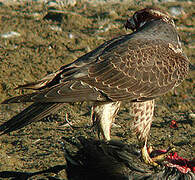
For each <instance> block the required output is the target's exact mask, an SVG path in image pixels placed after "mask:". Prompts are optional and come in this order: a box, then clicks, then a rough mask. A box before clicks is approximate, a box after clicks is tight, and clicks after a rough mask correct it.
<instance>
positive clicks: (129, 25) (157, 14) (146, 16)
mask: <svg viewBox="0 0 195 180" xmlns="http://www.w3.org/2000/svg"><path fill="white" fill-rule="evenodd" d="M157 19H161V20H162V21H164V22H167V23H169V24H172V25H173V26H175V24H174V21H173V19H172V18H171V16H170V15H169V14H168V13H167V12H165V11H163V10H161V9H159V8H144V9H142V10H139V11H136V12H135V13H134V15H133V16H132V17H131V18H129V19H128V20H127V21H126V23H125V28H126V29H131V30H132V31H135V30H136V31H137V30H138V29H139V28H141V27H142V26H143V25H145V24H146V23H148V22H151V21H154V20H157Z"/></svg>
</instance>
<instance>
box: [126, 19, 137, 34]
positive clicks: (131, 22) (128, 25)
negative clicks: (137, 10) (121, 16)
mask: <svg viewBox="0 0 195 180" xmlns="http://www.w3.org/2000/svg"><path fill="white" fill-rule="evenodd" d="M124 27H125V29H126V30H127V29H131V30H132V31H135V29H136V25H135V21H134V19H133V17H131V18H129V19H127V21H126V23H125V24H124Z"/></svg>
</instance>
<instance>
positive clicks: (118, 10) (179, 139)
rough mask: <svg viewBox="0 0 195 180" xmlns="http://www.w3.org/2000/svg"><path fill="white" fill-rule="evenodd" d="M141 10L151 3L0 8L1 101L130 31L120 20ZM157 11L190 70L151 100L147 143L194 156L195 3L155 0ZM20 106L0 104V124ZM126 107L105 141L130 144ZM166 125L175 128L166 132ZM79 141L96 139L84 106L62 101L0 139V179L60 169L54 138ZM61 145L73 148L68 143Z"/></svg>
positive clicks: (133, 138) (133, 140)
mask: <svg viewBox="0 0 195 180" xmlns="http://www.w3.org/2000/svg"><path fill="white" fill-rule="evenodd" d="M146 5H151V3H150V1H147V2H145V3H140V4H133V3H132V4H131V3H128V4H126V3H122V4H120V3H108V4H105V3H104V4H98V5H95V4H90V3H86V2H85V3H77V4H76V5H75V6H72V7H71V6H67V7H62V6H61V7H59V10H60V11H58V12H54V11H51V10H50V11H48V9H47V8H46V6H45V5H44V4H41V3H38V2H34V3H24V4H15V5H11V4H9V5H4V4H0V6H1V7H0V29H1V31H0V102H2V101H3V100H5V99H6V98H9V97H12V96H14V95H19V94H23V93H26V91H19V90H14V88H15V87H17V86H18V85H20V84H24V83H26V82H32V81H35V80H37V79H40V78H41V77H43V76H45V75H46V74H48V73H50V72H53V71H55V70H57V69H58V68H59V67H60V66H62V65H63V64H67V63H70V62H72V61H74V60H75V59H76V58H77V57H79V56H81V55H83V54H85V53H87V52H89V51H90V50H92V49H94V48H95V47H97V46H98V45H100V44H101V43H103V42H104V41H106V40H109V39H111V38H113V37H116V36H117V35H122V34H126V33H130V31H126V30H125V28H124V26H123V24H124V22H125V21H126V19H127V18H128V17H129V16H131V15H132V14H133V13H134V12H135V11H136V10H137V9H141V8H142V7H145V6H146ZM158 6H159V7H161V8H163V9H165V10H168V11H169V12H170V13H172V14H173V15H175V17H174V19H175V22H176V25H177V27H178V32H179V34H180V36H181V40H182V44H183V47H184V51H185V52H186V54H187V56H188V57H189V59H190V61H191V65H190V74H189V76H188V77H187V78H186V80H185V81H184V82H183V83H182V84H181V85H180V86H179V87H177V88H176V89H175V90H174V91H171V92H169V93H168V94H166V95H164V96H162V97H160V98H158V99H156V107H155V121H154V122H153V124H152V128H151V136H150V139H149V142H150V144H152V145H153V146H154V147H155V148H157V149H158V148H164V149H166V148H167V147H169V146H173V147H175V148H176V151H177V152H178V153H179V155H180V156H183V157H185V158H189V159H192V158H193V157H195V153H194V152H195V148H194V147H195V140H194V139H195V138H194V137H195V134H194V132H195V119H194V114H195V111H194V110H195V103H194V94H195V92H194V89H193V84H194V77H195V68H194V67H195V65H194V63H195V43H194V42H195V41H194V40H193V39H192V33H193V31H194V30H195V27H194V24H195V18H194V14H193V10H194V9H195V5H194V4H192V2H191V3H190V1H188V2H169V3H158ZM175 12H176V14H174V13H175ZM177 12H179V13H180V14H177ZM14 32H15V33H14ZM27 105H28V104H13V105H0V122H1V123H3V122H5V121H7V120H8V119H9V118H11V117H12V116H13V115H15V114H16V113H18V112H20V111H21V110H22V109H24V108H25V107H26V106H27ZM128 107H129V104H128V102H125V103H124V104H123V105H122V107H121V109H120V112H119V113H118V116H117V118H116V125H117V126H116V127H113V129H112V137H113V138H114V139H119V140H122V141H124V142H127V143H137V139H136V136H135V135H133V134H132V132H131V131H130V122H131V118H130V116H129V108H128ZM173 121H176V123H177V124H176V126H173V127H172V126H171V122H173ZM68 122H69V123H68ZM79 136H84V137H94V138H97V137H96V135H95V133H94V131H93V129H92V128H91V121H90V104H88V103H86V102H83V103H74V104H67V105H66V106H65V107H64V108H63V109H61V110H59V111H58V113H56V114H54V115H52V116H50V117H48V118H45V119H44V120H43V121H41V122H37V123H33V124H31V125H29V126H27V127H25V128H22V129H21V130H18V131H16V132H13V133H10V134H9V135H3V136H1V137H0V174H1V172H3V171H13V172H14V171H20V172H36V171H40V170H45V169H47V168H50V167H54V166H56V165H65V164H66V162H65V158H64V153H63V150H62V143H61V138H62V137H66V138H67V139H70V140H73V141H74V140H75V141H77V137H79ZM64 146H66V148H68V149H69V150H71V151H74V149H71V148H72V146H70V145H69V144H68V143H67V144H65V145H64ZM47 176H53V177H54V176H55V177H56V178H61V179H66V171H65V170H62V171H60V172H59V173H58V174H57V175H56V174H49V175H44V176H41V177H44V178H45V179H46V177H47Z"/></svg>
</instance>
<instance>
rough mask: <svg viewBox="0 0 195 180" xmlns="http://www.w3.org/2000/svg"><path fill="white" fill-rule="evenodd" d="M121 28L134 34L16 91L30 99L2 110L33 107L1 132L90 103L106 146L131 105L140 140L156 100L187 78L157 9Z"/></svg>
mask: <svg viewBox="0 0 195 180" xmlns="http://www.w3.org/2000/svg"><path fill="white" fill-rule="evenodd" d="M125 27H126V28H127V29H128V28H130V29H132V30H133V31H134V32H133V33H130V34H126V35H122V36H119V37H116V38H114V39H111V40H110V41H107V42H105V43H104V44H102V45H100V46H99V47H97V48H96V49H95V50H93V51H91V52H89V53H87V54H85V55H83V56H82V57H80V58H78V59H77V60H76V61H74V62H73V63H71V64H68V65H65V66H62V67H61V68H60V69H59V70H57V71H56V72H54V73H53V74H50V75H48V76H46V77H44V78H43V79H41V80H39V81H37V82H34V83H29V84H26V85H22V86H19V88H24V89H34V90H35V92H34V93H32V94H26V95H21V96H17V97H13V98H10V99H8V100H5V101H4V102H3V104H9V103H21V102H33V104H32V105H31V106H30V107H28V108H27V109H25V110H24V111H22V112H21V113H19V114H18V115H16V116H14V117H13V118H12V119H10V120H9V121H7V122H6V123H4V124H2V125H1V126H0V130H1V131H2V132H3V133H9V132H11V131H14V130H16V129H19V128H21V127H24V126H25V125H27V124H30V123H31V122H33V121H39V120H41V119H42V118H43V117H45V116H47V115H49V114H50V113H51V112H54V111H55V110H56V109H58V108H59V107H61V106H63V105H64V103H69V102H77V101H92V102H94V106H93V108H92V120H93V122H94V124H96V125H97V126H96V127H97V130H98V134H102V136H103V138H104V139H106V140H110V128H111V125H112V122H113V121H114V119H115V116H116V114H117V112H118V110H119V107H120V104H121V101H123V100H128V101H130V102H132V103H131V106H130V108H131V110H130V113H131V115H132V116H133V117H134V120H133V121H132V125H131V128H132V129H133V130H134V131H135V132H136V133H137V134H138V137H139V138H140V139H142V140H144V142H145V145H144V149H143V157H144V159H145V160H146V161H149V162H151V160H149V159H150V158H149V156H148V154H147V150H146V144H147V137H148V135H149V131H150V126H151V123H152V121H153V111H154V99H155V98H156V97H158V96H160V95H163V94H165V93H167V92H168V91H170V90H171V89H173V88H174V87H176V86H178V85H179V84H180V83H181V81H183V80H184V78H185V77H186V75H187V73H188V66H189V61H188V59H187V57H186V55H185V54H184V53H183V51H182V48H181V43H180V40H179V36H178V33H177V31H176V28H175V24H174V21H173V20H172V18H171V17H170V16H169V14H168V13H166V12H164V11H162V10H160V9H157V8H145V9H142V10H140V11H137V12H135V13H134V15H133V17H132V18H130V19H128V20H127V23H126V24H125Z"/></svg>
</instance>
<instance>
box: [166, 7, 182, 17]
mask: <svg viewBox="0 0 195 180" xmlns="http://www.w3.org/2000/svg"><path fill="white" fill-rule="evenodd" d="M169 11H170V13H171V15H172V16H179V15H181V14H182V11H183V8H182V7H171V8H170V9H169Z"/></svg>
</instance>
